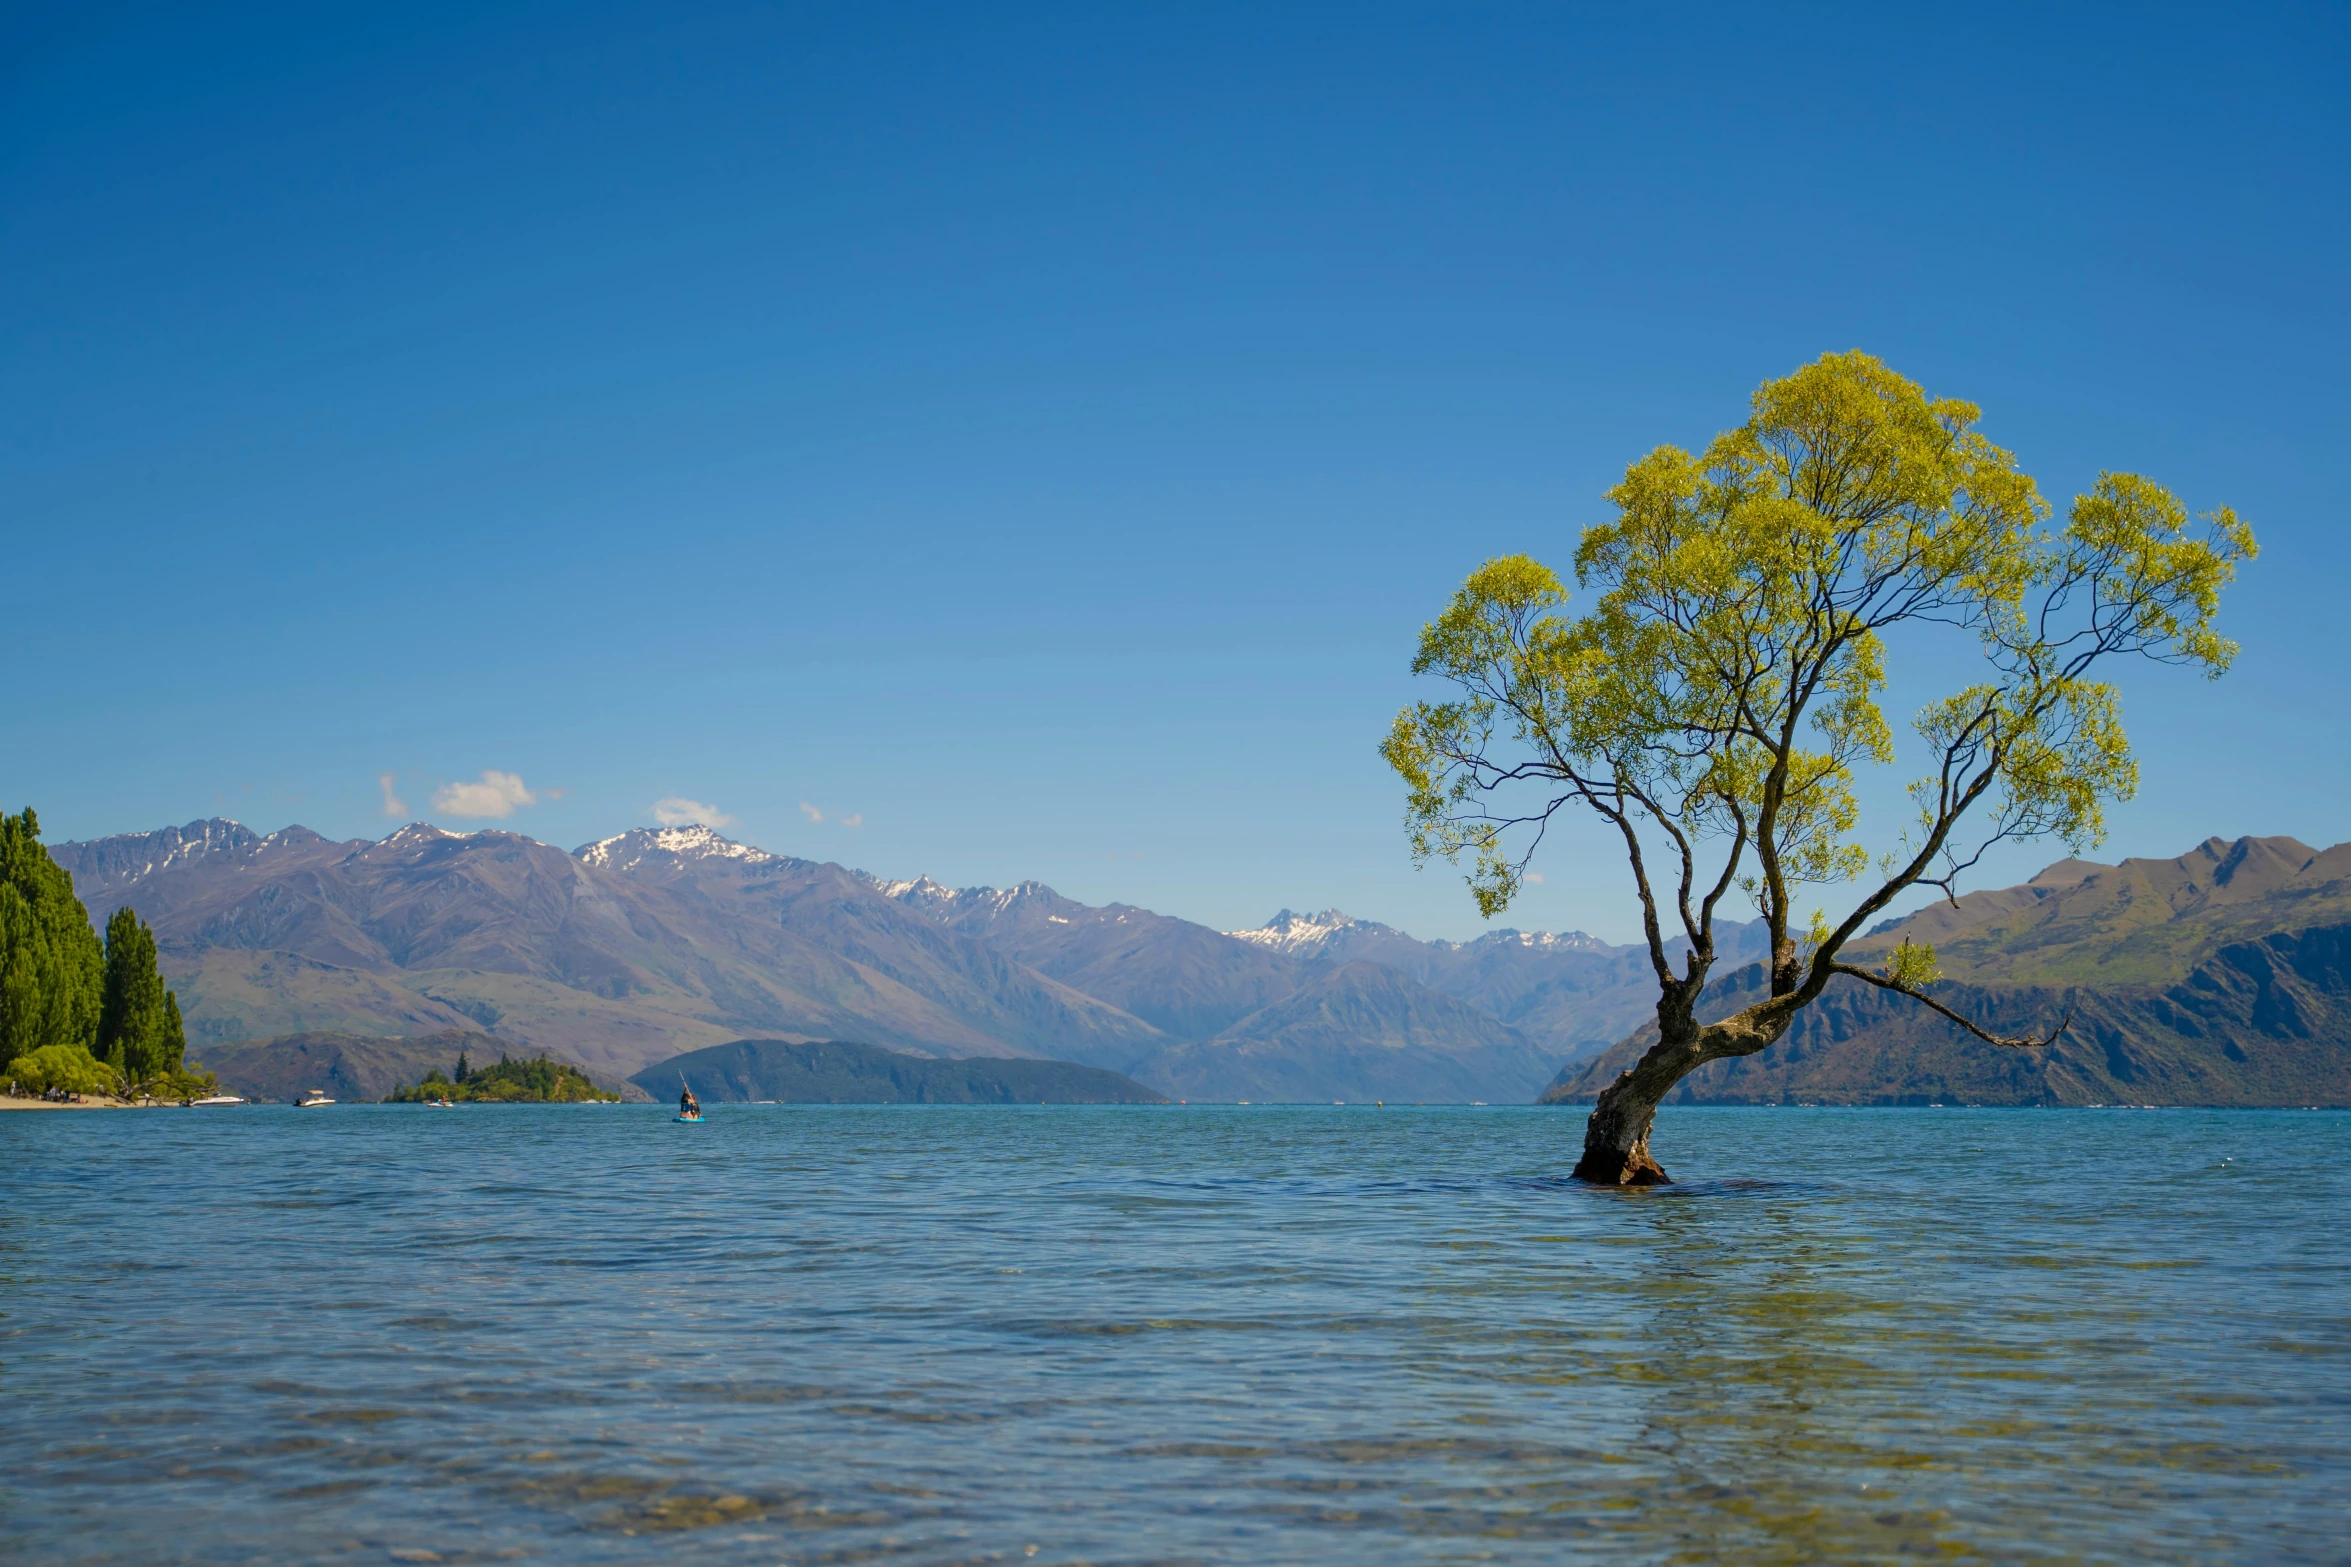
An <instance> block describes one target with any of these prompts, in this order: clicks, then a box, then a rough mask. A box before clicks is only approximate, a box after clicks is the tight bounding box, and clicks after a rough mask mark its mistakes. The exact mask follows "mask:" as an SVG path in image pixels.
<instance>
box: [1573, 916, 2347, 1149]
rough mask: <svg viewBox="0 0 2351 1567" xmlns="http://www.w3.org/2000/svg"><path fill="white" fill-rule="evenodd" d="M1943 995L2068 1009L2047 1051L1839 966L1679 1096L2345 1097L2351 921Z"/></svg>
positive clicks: (1602, 1081)
mask: <svg viewBox="0 0 2351 1567" xmlns="http://www.w3.org/2000/svg"><path fill="white" fill-rule="evenodd" d="M1762 983H1763V972H1762V969H1761V968H1760V967H1752V968H1749V969H1746V970H1744V971H1742V972H1741V973H1740V974H1738V975H1737V976H1735V977H1734V978H1733V979H1731V980H1730V981H1727V982H1726V983H1725V984H1724V985H1722V986H1721V987H1719V989H1718V990H1717V991H1716V992H1713V993H1710V994H1709V996H1708V998H1707V1001H1706V1004H1705V1006H1704V1009H1703V1010H1704V1011H1705V1013H1706V1015H1708V1016H1711V1017H1719V1016H1721V1015H1723V1014H1724V1013H1726V1012H1730V1011H1733V1010H1735V1009H1737V1008H1738V1007H1741V1006H1745V1005H1747V1004H1748V1003H1750V1002H1752V1001H1754V1000H1756V999H1758V997H1759V996H1760V995H1761V993H1762V991H1761V988H1762ZM1937 994H1938V998H1939V999H1941V1000H1942V1001H1944V1002H1945V1003H1947V1004H1948V1005H1950V1006H1952V1007H1955V1008H1957V1009H1958V1010H1960V1011H1962V1012H1964V1013H1966V1014H1967V1015H1968V1016H1970V1017H1973V1018H1975V1019H1977V1020H1978V1021H1979V1022H1981V1023H1983V1024H1984V1025H1985V1026H1986V1027H1988V1028H1991V1029H1993V1030H1995V1031H1997V1032H2001V1033H2007V1034H2024V1033H2027V1032H2031V1031H2045V1030H2047V1029H2048V1028H2049V1027H2050V1025H2051V1024H2053V1023H2054V1022H2056V1021H2057V1020H2058V1019H2060V1018H2063V1017H2066V1016H2068V1015H2069V1014H2070V1015H2071V1017H2072V1019H2073V1022H2072V1026H2071V1028H2069V1029H2068V1030H2067V1032H2066V1034H2065V1035H2064V1037H2063V1038H2061V1039H2059V1040H2058V1042H2057V1043H2056V1044H2054V1045H2051V1046H2049V1047H2048V1048H2047V1049H2043V1050H2010V1049H2002V1048H2000V1047H1998V1046H1995V1045H1988V1044H1985V1043H1984V1042H1983V1041H1982V1040H1979V1039H1977V1038H1975V1037H1974V1036H1972V1035H1970V1034H1968V1033H1967V1032H1966V1031H1964V1030H1963V1029H1961V1028H1959V1027H1958V1026H1957V1025H1955V1024H1953V1023H1951V1022H1949V1021H1947V1020H1946V1019H1944V1018H1941V1017H1938V1016H1936V1015H1935V1014H1934V1013H1932V1012H1930V1011H1928V1010H1927V1009H1926V1008H1924V1007H1922V1006H1919V1005H1917V1004H1916V1003H1914V1002H1912V1001H1910V1000H1908V999H1907V998H1905V997H1902V996H1896V995H1892V994H1889V993H1888V992H1886V991H1882V990H1878V989H1876V988H1874V987H1872V986H1868V985H1864V984H1862V983H1860V982H1859V981H1857V980H1844V979H1840V980H1837V981H1835V982H1834V983H1832V984H1831V986H1830V987H1829V990H1828V993H1827V994H1826V995H1824V996H1822V997H1821V999H1820V1000H1819V1001H1818V1002H1816V1003H1814V1004H1813V1005H1812V1006H1811V1007H1809V1008H1807V1009H1806V1010H1805V1011H1804V1012H1802V1013H1800V1014H1798V1016H1797V1020H1796V1024H1795V1026H1794V1027H1793V1028H1791V1029H1790V1030H1789V1031H1788V1035H1787V1037H1786V1038H1785V1039H1783V1040H1781V1041H1780V1042H1779V1043H1778V1044H1776V1045H1774V1046H1772V1048H1771V1049H1769V1050H1766V1051H1764V1052H1762V1053H1761V1054H1759V1055H1753V1056H1747V1057H1743V1058H1741V1059H1738V1060H1733V1061H1716V1062H1713V1063H1711V1064H1709V1065H1707V1066H1704V1067H1701V1068H1700V1069H1699V1070H1698V1071H1696V1072H1693V1073H1691V1074H1690V1076H1689V1077H1688V1078H1686V1079H1685V1080H1684V1081H1683V1082H1682V1084H1681V1086H1680V1087H1679V1088H1677V1089H1676V1090H1675V1091H1674V1093H1673V1095H1672V1096H1671V1097H1670V1098H1669V1099H1668V1101H1667V1102H1668V1103H1672V1104H1848V1105H1849V1104H1926V1103H1942V1104H1981V1105H2089V1104H2132V1105H2139V1104H2152V1105H2242V1106H2264V1105H2267V1106H2303V1105H2351V925H2335V926H2324V927H2319V928H2316V929H2312V930H2305V931H2299V932H2294V933H2290V934H2289V933H2278V934H2272V935H2268V936H2264V937H2262V938H2261V939H2259V940H2257V941H2248V942H2237V943H2233V944H2231V945H2229V946H2226V947H2223V948H2221V949H2220V950H2219V951H2218V952H2216V953H2214V954H2213V955H2212V956H2211V957H2210V958H2208V959H2206V960H2205V961H2204V962H2202V963H2199V964H2197V965H2196V967H2195V968H2194V969H2193V970H2191V971H2190V972H2189V974H2188V976H2187V977H2186V978H2185V979H2184V980H2182V981H2180V982H2179V983H2178V984H2175V985H2168V986H2153V985H2139V986H2113V987H2106V988H2097V989H2093V988H2089V987H2084V986H2054V985H1972V984H1954V985H1948V986H1945V987H1942V988H1941V989H1940V990H1939V991H1938V992H1937ZM1655 1038H1656V1030H1655V1028H1654V1027H1651V1028H1649V1029H1646V1030H1644V1031H1642V1032H1641V1033H1639V1034H1636V1035H1634V1036H1633V1037H1632V1038H1631V1039H1628V1040H1626V1041H1625V1042H1624V1043H1622V1044H1620V1045H1618V1046H1616V1047H1615V1048H1614V1049H1611V1050H1610V1051H1609V1052H1608V1053H1607V1054H1606V1055H1604V1056H1602V1057H1600V1058H1599V1059H1598V1060H1596V1061H1593V1062H1590V1063H1588V1064H1587V1065H1585V1066H1584V1067H1582V1068H1581V1069H1577V1068H1570V1069H1569V1070H1567V1071H1566V1072H1563V1073H1562V1074H1561V1075H1560V1080H1559V1081H1558V1082H1557V1083H1555V1084H1554V1085H1553V1086H1552V1087H1551V1088H1550V1089H1549V1090H1547V1091H1546V1092H1545V1093H1544V1096H1543V1099H1544V1102H1545V1103H1557V1104H1580V1103H1588V1102H1589V1101H1590V1100H1591V1099H1592V1097H1593V1096H1594V1095H1595V1094H1597V1093H1598V1092H1599V1091H1600V1090H1601V1089H1602V1088H1604V1087H1606V1086H1607V1085H1608V1084H1609V1083H1610V1082H1611V1081H1613V1080H1614V1079H1615V1077H1616V1075H1617V1074H1618V1073H1619V1072H1621V1071H1623V1070H1624V1069H1625V1068H1626V1067H1628V1066H1630V1065H1631V1064H1632V1063H1633V1061H1634V1060H1635V1059H1636V1058H1637V1057H1638V1055H1639V1054H1640V1052H1641V1051H1643V1050H1645V1049H1647V1048H1648V1047H1649V1045H1650V1044H1651V1043H1652V1042H1653V1041H1654V1040H1655Z"/></svg>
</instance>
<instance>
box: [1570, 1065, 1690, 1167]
mask: <svg viewBox="0 0 2351 1567" xmlns="http://www.w3.org/2000/svg"><path fill="white" fill-rule="evenodd" d="M1694 1033H1695V1031H1694V1030H1693V1034H1694ZM1694 1043H1695V1039H1694V1038H1691V1039H1679V1040H1666V1039H1660V1040H1659V1041H1658V1042H1657V1043H1656V1044H1654V1045H1651V1046H1650V1047H1649V1048H1648V1050H1647V1051H1646V1052H1645V1053H1644V1054H1643V1055H1642V1057H1641V1059H1640V1060H1639V1061H1636V1062H1635V1063H1633V1065H1632V1067H1631V1068H1630V1069H1629V1070H1627V1071H1626V1072H1625V1074H1624V1075H1623V1076H1621V1077H1619V1078H1618V1079H1617V1080H1616V1081H1615V1082H1613V1083H1611V1084H1609V1085H1608V1086H1607V1087H1606V1088H1603V1089H1602V1090H1600V1099H1599V1102H1598V1103H1596V1104H1594V1105H1593V1106H1592V1119H1591V1120H1590V1121H1588V1122H1586V1123H1585V1125H1584V1156H1583V1158H1582V1159H1580V1160H1578V1161H1577V1162H1576V1167H1575V1178H1576V1179H1577V1180H1579V1181H1589V1182H1590V1183H1591V1184H1593V1185H1594V1186H1663V1185H1666V1184H1668V1183H1669V1182H1671V1181H1672V1180H1673V1177H1672V1176H1670V1175H1668V1174H1666V1173H1665V1169H1664V1167H1663V1166H1661V1165H1660V1164H1658V1162H1657V1161H1656V1160H1655V1159H1653V1158H1651V1157H1650V1155H1649V1128H1650V1127H1651V1126H1652V1125H1654V1124H1655V1123H1656V1120H1657V1106H1658V1103H1659V1102H1660V1101H1661V1100H1663V1099H1664V1098H1665V1096H1666V1095H1667V1094H1668V1093H1670V1092H1672V1090H1673V1085H1674V1084H1676V1083H1678V1082H1680V1081H1681V1080H1682V1079H1683V1078H1684V1077H1685V1076H1687V1075H1688V1074H1689V1073H1690V1072H1691V1071H1692V1070H1694V1069H1695V1068H1696V1067H1697V1066H1699V1065H1700V1063H1699V1062H1698V1061H1697V1060H1695V1059H1692V1060H1690V1061H1689V1064H1688V1065H1686V1066H1684V1065H1679V1062H1680V1061H1681V1060H1682V1059H1683V1058H1684V1057H1686V1056H1690V1055H1692V1054H1694V1052H1692V1050H1691V1046H1692V1045H1693V1044H1694Z"/></svg>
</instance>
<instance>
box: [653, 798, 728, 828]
mask: <svg viewBox="0 0 2351 1567" xmlns="http://www.w3.org/2000/svg"><path fill="white" fill-rule="evenodd" d="M653 819H654V821H656V822H658V823H660V824H661V825H662V826H664V827H691V826H693V825H695V824H696V823H700V824H701V825H702V826H704V827H732V826H734V825H735V819H734V818H733V817H732V816H729V815H727V813H726V812H724V811H722V810H720V809H719V808H718V807H717V806H715V805H705V804H703V803H702V802H701V801H700V800H689V799H687V798H686V797H685V796H684V795H682V794H673V795H671V796H670V797H669V798H668V799H666V800H656V801H654V802H653Z"/></svg>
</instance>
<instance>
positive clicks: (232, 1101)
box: [188, 1094, 245, 1109]
mask: <svg viewBox="0 0 2351 1567" xmlns="http://www.w3.org/2000/svg"><path fill="white" fill-rule="evenodd" d="M244 1102H245V1101H244V1100H242V1099H239V1098H238V1097H237V1096H236V1095H235V1094H206V1095H205V1096H204V1097H203V1098H201V1099H191V1100H189V1101H188V1105H189V1107H190V1108H191V1109H192V1108H194V1107H195V1106H197V1105H241V1104H243V1103H244Z"/></svg>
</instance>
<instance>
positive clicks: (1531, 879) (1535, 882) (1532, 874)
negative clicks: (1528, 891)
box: [1526, 871, 1543, 887]
mask: <svg viewBox="0 0 2351 1567" xmlns="http://www.w3.org/2000/svg"><path fill="white" fill-rule="evenodd" d="M1526 879H1527V885H1528V886H1530V887H1540V886H1542V885H1543V873H1542V872H1541V871H1528V872H1527V878H1526Z"/></svg>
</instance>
